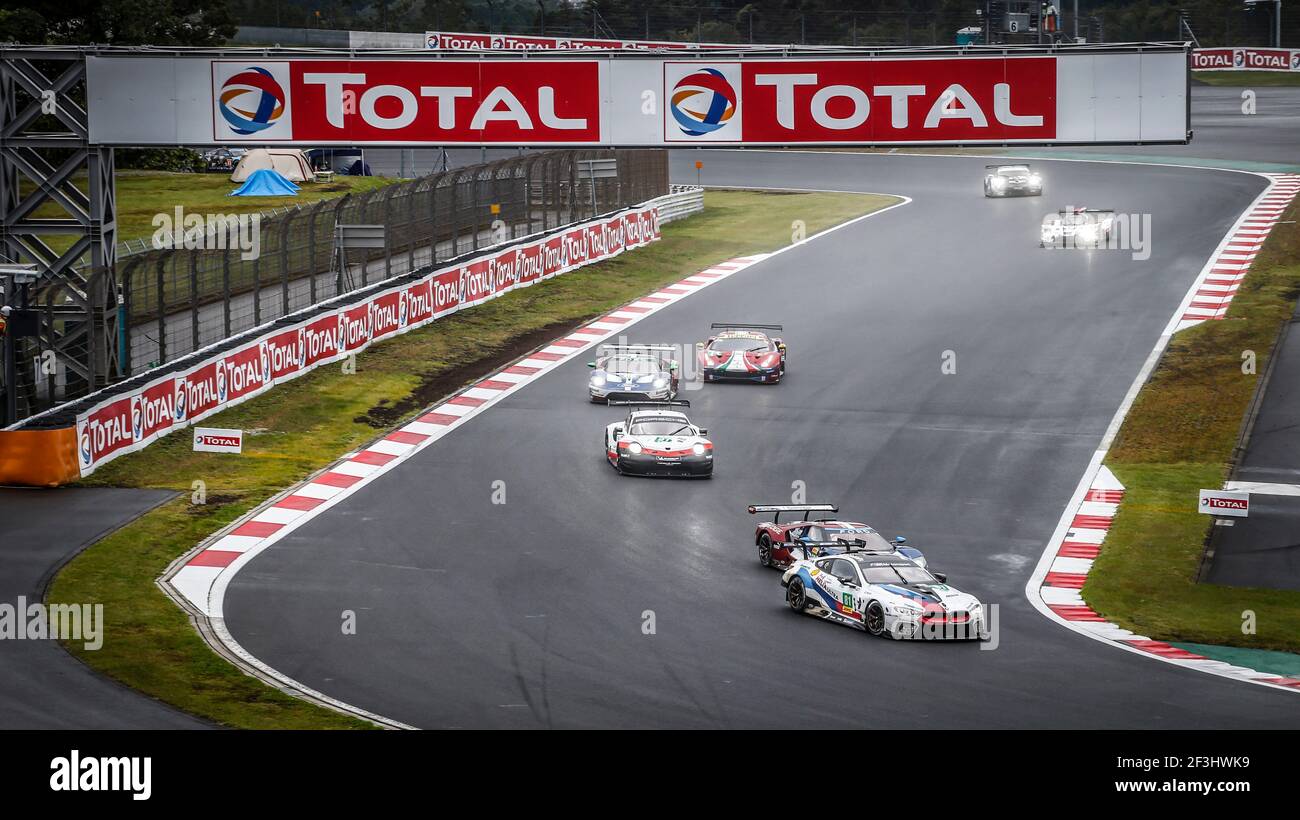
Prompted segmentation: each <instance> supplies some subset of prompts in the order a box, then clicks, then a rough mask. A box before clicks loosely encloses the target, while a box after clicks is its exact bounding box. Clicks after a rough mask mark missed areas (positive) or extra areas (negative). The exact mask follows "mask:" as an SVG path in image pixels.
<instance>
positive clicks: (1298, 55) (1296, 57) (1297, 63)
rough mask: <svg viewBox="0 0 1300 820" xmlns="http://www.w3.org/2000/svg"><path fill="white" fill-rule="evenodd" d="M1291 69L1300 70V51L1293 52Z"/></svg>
mask: <svg viewBox="0 0 1300 820" xmlns="http://www.w3.org/2000/svg"><path fill="white" fill-rule="evenodd" d="M1291 70H1292V71H1300V51H1293V52H1291Z"/></svg>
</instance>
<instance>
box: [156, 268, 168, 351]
mask: <svg viewBox="0 0 1300 820" xmlns="http://www.w3.org/2000/svg"><path fill="white" fill-rule="evenodd" d="M167 256H168V254H167V253H166V252H163V253H160V254H158V364H162V363H163V362H165V361H167V286H166V282H165V279H166V276H167V274H165V273H164V272H163V267H164V266H165V265H166V264H167Z"/></svg>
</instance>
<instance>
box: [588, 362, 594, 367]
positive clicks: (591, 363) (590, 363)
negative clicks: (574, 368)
mask: <svg viewBox="0 0 1300 820" xmlns="http://www.w3.org/2000/svg"><path fill="white" fill-rule="evenodd" d="M595 366H596V363H595V362H587V367H591V368H594V367H595Z"/></svg>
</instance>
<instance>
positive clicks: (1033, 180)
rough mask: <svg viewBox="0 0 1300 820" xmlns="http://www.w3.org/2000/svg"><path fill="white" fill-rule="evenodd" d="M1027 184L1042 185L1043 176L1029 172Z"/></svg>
mask: <svg viewBox="0 0 1300 820" xmlns="http://www.w3.org/2000/svg"><path fill="white" fill-rule="evenodd" d="M1029 184H1030V185H1042V184H1043V178H1042V177H1041V176H1039V175H1038V174H1030V175H1029Z"/></svg>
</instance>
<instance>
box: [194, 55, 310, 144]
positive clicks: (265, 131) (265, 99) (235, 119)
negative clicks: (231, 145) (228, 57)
mask: <svg viewBox="0 0 1300 820" xmlns="http://www.w3.org/2000/svg"><path fill="white" fill-rule="evenodd" d="M212 72H213V75H212V84H213V89H212V90H213V94H212V99H213V104H214V106H215V111H214V117H213V129H214V132H215V133H214V134H213V136H214V137H217V138H219V139H222V140H225V139H256V140H268V139H289V138H291V137H292V136H293V132H292V128H291V119H290V117H291V110H290V108H291V107H290V104H289V94H288V92H287V91H286V90H285V89H287V88H288V87H289V64H288V63H265V64H262V65H248V64H247V63H225V62H220V61H216V62H213V64H212Z"/></svg>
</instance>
